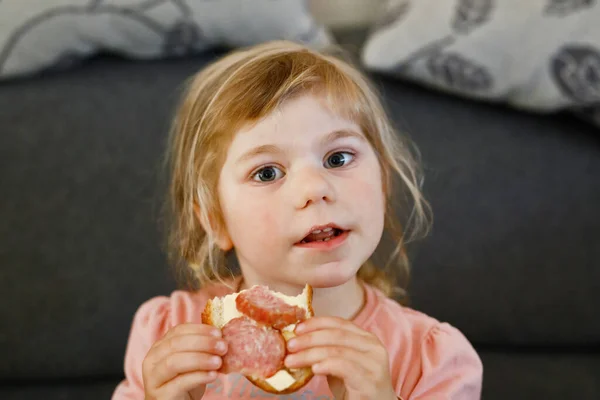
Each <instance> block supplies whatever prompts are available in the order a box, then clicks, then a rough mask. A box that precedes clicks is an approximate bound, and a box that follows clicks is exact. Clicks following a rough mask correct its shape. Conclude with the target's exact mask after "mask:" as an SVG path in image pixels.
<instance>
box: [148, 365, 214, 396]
mask: <svg viewBox="0 0 600 400" xmlns="http://www.w3.org/2000/svg"><path fill="white" fill-rule="evenodd" d="M215 379H217V373H216V372H215V371H198V372H190V373H187V374H182V375H178V376H176V377H175V378H174V379H172V380H170V381H168V382H167V383H165V384H164V385H162V386H161V387H160V388H159V389H160V391H161V392H162V393H165V394H166V395H167V397H169V398H170V397H179V396H181V394H183V393H187V392H190V391H192V390H194V389H196V388H198V387H199V386H201V385H206V384H208V383H211V382H214V381H215ZM202 392H204V391H202ZM202 394H204V393H202Z"/></svg>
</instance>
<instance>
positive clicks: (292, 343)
mask: <svg viewBox="0 0 600 400" xmlns="http://www.w3.org/2000/svg"><path fill="white" fill-rule="evenodd" d="M287 347H288V349H289V350H294V349H295V348H296V347H298V341H297V340H296V339H290V341H289V342H287Z"/></svg>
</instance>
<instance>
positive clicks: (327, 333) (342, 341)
mask: <svg viewBox="0 0 600 400" xmlns="http://www.w3.org/2000/svg"><path fill="white" fill-rule="evenodd" d="M375 345H376V343H375V341H374V340H366V339H365V335H363V334H358V333H356V332H355V331H354V330H348V329H340V328H326V329H321V330H316V331H311V332H308V333H304V334H302V335H298V336H296V337H294V338H293V339H290V340H289V341H288V342H287V348H288V350H289V351H290V352H292V353H295V352H298V351H301V350H304V349H308V348H311V347H321V346H342V347H350V348H353V349H355V350H359V351H362V352H368V351H371V350H372V349H373V348H374V346H375Z"/></svg>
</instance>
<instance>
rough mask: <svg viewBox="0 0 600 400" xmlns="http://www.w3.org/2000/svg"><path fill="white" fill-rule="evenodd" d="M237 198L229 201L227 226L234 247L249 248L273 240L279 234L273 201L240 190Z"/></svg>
mask: <svg viewBox="0 0 600 400" xmlns="http://www.w3.org/2000/svg"><path fill="white" fill-rule="evenodd" d="M233 198H235V200H230V201H227V202H226V204H227V211H226V212H225V214H226V216H227V217H226V221H227V228H228V231H229V235H230V237H231V240H232V241H233V244H234V247H237V248H238V249H239V248H249V249H252V248H253V247H254V246H257V245H263V244H265V243H268V242H272V241H273V238H274V237H277V236H278V235H279V231H280V227H279V226H278V225H277V217H276V214H277V212H276V210H275V209H274V207H273V202H268V201H263V200H261V199H260V197H259V196H256V193H255V194H250V193H242V192H239V193H237V194H236V196H235V197H233Z"/></svg>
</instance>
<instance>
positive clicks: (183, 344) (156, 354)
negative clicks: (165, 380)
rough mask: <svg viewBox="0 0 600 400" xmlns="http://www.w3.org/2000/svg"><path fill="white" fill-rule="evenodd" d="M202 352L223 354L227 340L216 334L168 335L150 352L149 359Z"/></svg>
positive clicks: (225, 350) (225, 351)
mask: <svg viewBox="0 0 600 400" xmlns="http://www.w3.org/2000/svg"><path fill="white" fill-rule="evenodd" d="M182 352H201V353H211V354H215V355H219V356H222V355H224V354H225V353H227V342H226V341H225V340H223V339H219V338H216V337H214V336H206V335H199V334H185V335H177V336H171V337H166V338H164V339H162V340H161V341H160V343H157V344H156V345H155V346H154V348H153V349H152V353H151V354H149V357H150V359H149V361H150V362H152V361H153V360H160V359H162V358H164V357H166V356H167V355H168V354H171V353H182Z"/></svg>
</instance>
